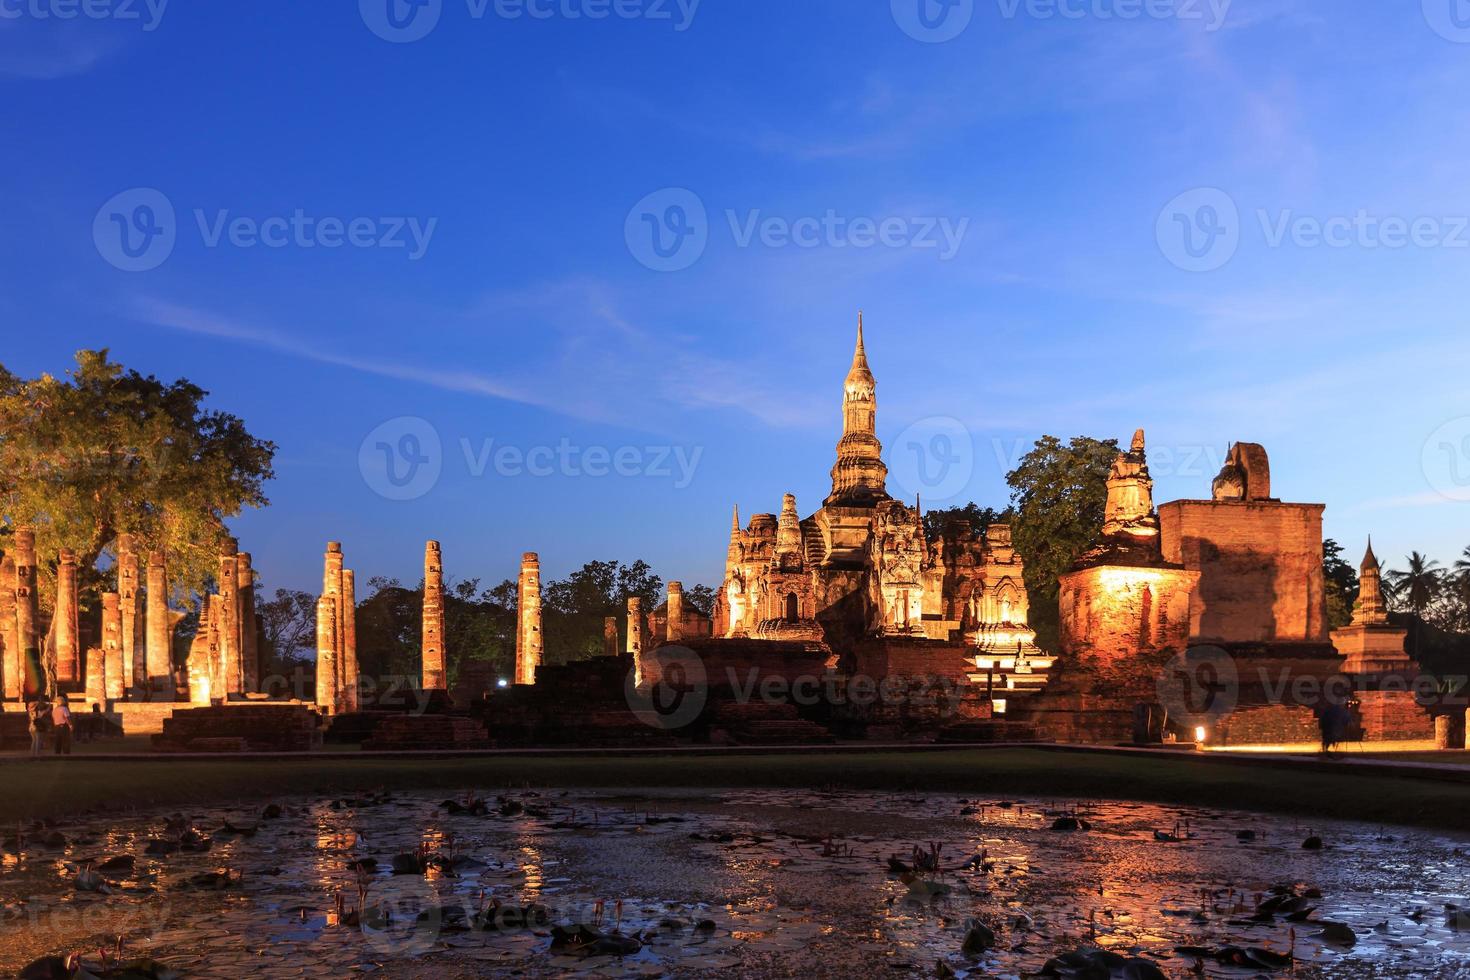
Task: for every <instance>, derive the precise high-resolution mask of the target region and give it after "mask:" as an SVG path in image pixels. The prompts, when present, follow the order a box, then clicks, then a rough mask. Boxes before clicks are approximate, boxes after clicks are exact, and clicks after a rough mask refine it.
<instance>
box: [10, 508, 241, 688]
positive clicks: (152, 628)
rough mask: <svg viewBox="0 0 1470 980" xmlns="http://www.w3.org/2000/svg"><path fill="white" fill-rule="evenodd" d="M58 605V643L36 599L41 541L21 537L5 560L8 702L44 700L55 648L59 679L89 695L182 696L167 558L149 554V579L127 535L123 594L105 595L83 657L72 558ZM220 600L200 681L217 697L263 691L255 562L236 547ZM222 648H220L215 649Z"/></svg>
mask: <svg viewBox="0 0 1470 980" xmlns="http://www.w3.org/2000/svg"><path fill="white" fill-rule="evenodd" d="M57 558H58V561H57V566H56V605H55V609H54V612H53V615H52V625H51V627H50V634H49V636H46V637H43V636H42V635H41V633H40V631H39V629H38V626H37V624H38V623H39V622H40V619H41V617H40V611H39V607H38V593H37V558H36V537H35V533H34V531H32V530H30V529H28V528H20V529H18V530H17V531H16V532H15V534H14V536H13V538H12V549H11V551H10V552H9V553H8V554H5V555H4V556H3V557H0V692H3V695H4V697H5V698H6V699H8V700H21V699H23V698H27V697H34V696H37V695H39V694H41V693H42V692H43V691H44V690H45V688H46V686H47V679H46V678H45V677H43V676H42V671H43V670H44V667H43V658H42V650H43V649H44V648H45V646H46V644H47V642H48V641H49V643H50V646H51V650H52V652H53V657H52V663H53V664H54V669H55V675H56V676H55V680H56V683H57V684H60V685H62V686H63V687H72V688H74V687H78V686H80V687H81V688H82V689H83V691H84V692H85V693H86V695H87V696H88V697H90V698H94V699H96V700H98V701H102V700H111V701H116V700H121V699H124V698H126V697H128V696H129V692H130V691H131V692H138V693H140V694H147V695H149V696H156V695H159V694H161V695H162V696H163V697H164V698H165V699H166V700H172V699H173V698H174V696H175V691H174V684H175V671H174V664H173V649H172V647H173V628H174V625H175V622H176V620H177V618H178V614H176V613H173V612H171V611H170V609H169V606H168V576H167V568H166V565H165V560H164V554H163V552H162V551H158V550H154V551H151V552H149V554H148V561H147V566H146V571H145V570H144V566H143V562H142V555H141V553H140V552H139V551H138V550H137V548H136V541H135V539H134V537H133V536H132V535H130V534H121V535H119V536H118V539H117V542H116V563H115V567H114V571H115V574H116V576H117V590H116V591H112V592H104V593H103V594H102V596H101V601H102V613H101V627H102V629H101V636H100V638H99V640H98V643H99V645H98V646H95V647H93V648H91V649H88V650H83V649H82V639H81V629H80V621H79V620H80V605H81V604H80V595H79V592H78V579H79V573H80V567H79V565H78V560H77V555H76V553H75V552H74V551H72V550H71V549H62V550H61V552H60V553H59V554H58V556H57ZM218 582H219V588H220V593H219V594H217V595H213V596H210V597H208V598H207V599H206V600H205V603H204V606H203V608H202V610H201V616H200V629H199V633H200V635H201V636H202V637H203V638H204V639H203V640H202V641H200V640H196V644H197V645H198V646H200V647H201V648H203V649H204V653H203V654H201V655H202V656H205V657H207V658H208V664H207V668H206V667H196V674H199V673H201V672H202V673H204V674H207V676H208V681H209V686H208V690H209V691H210V693H211V696H212V697H221V696H226V695H229V694H238V693H242V692H246V691H253V690H255V689H256V687H257V686H258V684H259V679H260V676H259V671H260V662H259V650H258V646H257V637H256V631H255V623H256V619H255V584H254V572H253V570H252V568H251V561H250V555H249V554H247V553H244V552H240V551H239V550H238V546H237V545H236V544H235V542H234V541H233V539H231V540H227V541H226V543H225V545H224V547H223V548H222V549H221V554H220V558H219V576H218ZM211 643H213V647H212V648H211V647H210V644H211Z"/></svg>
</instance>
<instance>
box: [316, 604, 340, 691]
mask: <svg viewBox="0 0 1470 980" xmlns="http://www.w3.org/2000/svg"><path fill="white" fill-rule="evenodd" d="M316 707H317V710H318V711H320V712H322V713H323V714H331V713H334V712H335V711H336V710H337V602H336V600H335V599H333V598H332V597H331V596H325V595H324V596H322V597H321V598H320V599H318V600H317V603H316Z"/></svg>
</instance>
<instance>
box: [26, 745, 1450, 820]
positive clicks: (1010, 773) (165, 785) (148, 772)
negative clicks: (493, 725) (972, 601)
mask: <svg viewBox="0 0 1470 980" xmlns="http://www.w3.org/2000/svg"><path fill="white" fill-rule="evenodd" d="M0 779H3V780H4V783H5V787H6V791H5V792H4V793H3V794H0V826H5V825H8V824H10V823H12V822H14V821H16V820H19V819H27V818H32V817H41V816H48V815H57V816H60V815H64V814H67V813H72V812H77V811H80V810H85V809H92V808H98V807H109V808H119V809H123V808H132V807H153V806H185V805H187V804H190V803H195V804H203V803H209V802H228V801H232V800H238V801H241V802H242V803H250V804H252V805H253V804H254V803H255V802H257V801H260V800H267V799H273V798H277V797H285V796H292V795H316V796H327V795H332V794H339V793H345V792H350V791H354V790H362V789H374V788H379V787H387V788H391V789H395V790H405V791H407V790H435V791H443V792H445V793H450V792H457V791H460V790H465V789H476V790H478V791H480V792H493V791H496V790H500V789H504V788H507V787H521V786H532V787H536V788H561V787H598V788H615V787H688V788H718V787H734V786H776V787H781V786H785V787H792V786H799V787H814V788H818V787H827V786H832V787H841V788H851V789H873V790H890V791H902V792H913V793H918V794H923V793H930V792H953V793H959V794H962V795H969V796H973V797H982V798H987V799H996V798H1005V797H1006V796H1032V797H1040V798H1043V799H1061V798H1081V799H1089V798H1093V799H1096V798H1110V799H1135V800H1148V801H1157V802H1167V803H1180V804H1194V805H1200V806H1216V807H1230V808H1236V809H1244V810H1260V811H1267V812H1272V813H1284V814H1298V815H1300V816H1302V817H1303V818H1307V819H1312V818H1316V819H1322V818H1328V817H1337V818H1343V819H1352V820H1363V821H1369V822H1375V823H1401V824H1410V825H1418V826H1425V827H1442V828H1458V829H1463V828H1464V827H1465V814H1466V813H1467V812H1470V784H1460V783H1451V782H1438V781H1432V780H1417V779H1402V778H1395V777H1387V776H1381V775H1375V774H1366V773H1352V772H1348V771H1344V772H1342V773H1329V772H1316V771H1303V772H1294V771H1289V770H1284V769H1279V768H1272V767H1270V766H1267V765H1262V766H1253V765H1218V764H1213V765H1212V764H1210V763H1208V762H1202V761H1192V760H1190V759H1188V758H1157V757H1152V756H1147V757H1139V756H1121V755H1119V756H1114V755H1102V754H1084V753H1072V752H1051V751H1045V750H1042V749H1024V748H1020V749H1011V748H1006V749H991V750H973V751H971V750H961V751H948V752H931V753H922V752H920V753H914V752H909V753H899V752H894V753H874V754H865V755H851V756H822V755H779V756H687V757H679V756H640V757H586V756H579V757H557V756H539V757H482V758H474V759H451V760H437V761H436V760H422V759H404V760H401V761H400V760H396V759H389V760H384V759H361V760H357V759H345V760H344V759H319V760H313V759H311V758H309V757H308V758H303V759H300V760H295V759H292V760H289V761H277V760H259V761H219V762H216V761H196V760H182V759H180V760H156V761H154V760H150V761H146V762H144V761H118V762H108V761H91V760H64V761H57V760H43V761H38V762H24V763H14V764H6V765H4V766H0Z"/></svg>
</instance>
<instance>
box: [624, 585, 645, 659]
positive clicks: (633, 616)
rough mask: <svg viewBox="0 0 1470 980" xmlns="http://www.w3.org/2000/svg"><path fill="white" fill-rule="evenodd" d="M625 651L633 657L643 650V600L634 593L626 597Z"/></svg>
mask: <svg viewBox="0 0 1470 980" xmlns="http://www.w3.org/2000/svg"><path fill="white" fill-rule="evenodd" d="M627 652H628V653H631V654H632V655H633V656H635V657H636V656H638V655H639V654H641V653H642V652H643V600H642V599H641V598H639V597H638V596H636V595H633V596H629V597H628V651H627Z"/></svg>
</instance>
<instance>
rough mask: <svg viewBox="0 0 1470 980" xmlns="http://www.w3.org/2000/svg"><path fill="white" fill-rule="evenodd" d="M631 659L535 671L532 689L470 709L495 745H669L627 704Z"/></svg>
mask: <svg viewBox="0 0 1470 980" xmlns="http://www.w3.org/2000/svg"><path fill="white" fill-rule="evenodd" d="M632 671H633V657H632V656H631V655H623V656H617V657H595V658H593V659H591V660H583V661H579V662H576V663H570V664H559V665H543V666H540V667H538V668H536V683H535V684H534V685H517V686H515V687H509V688H503V689H498V690H494V691H491V692H489V696H488V697H486V698H483V699H482V700H481V701H479V702H478V703H476V704H475V705H473V707H472V712H473V714H474V717H476V718H478V719H480V720H481V721H483V722H484V724H485V726H486V728H487V729H488V730H489V732H490V734H491V736H492V737H493V738H494V739H495V741H496V743H497V744H499V745H516V746H583V747H599V748H635V747H641V746H647V747H656V746H671V745H673V744H675V739H674V737H673V735H672V734H670V733H669V732H667V731H665V730H663V729H662V728H659V727H657V726H655V725H650V724H648V723H647V722H645V721H644V720H643V719H641V718H640V717H639V716H638V714H637V713H636V712H635V711H634V709H633V706H632V705H630V703H629V695H628V687H629V684H628V682H629V678H630V675H631V674H632Z"/></svg>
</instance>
